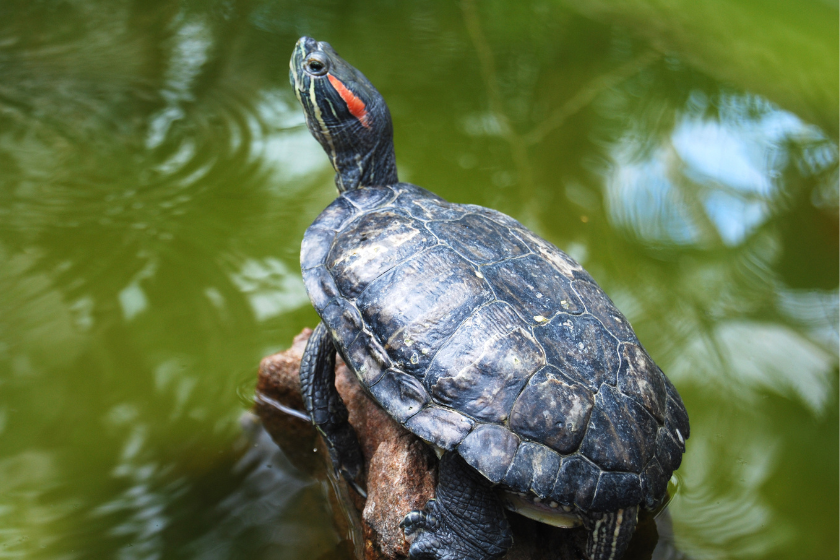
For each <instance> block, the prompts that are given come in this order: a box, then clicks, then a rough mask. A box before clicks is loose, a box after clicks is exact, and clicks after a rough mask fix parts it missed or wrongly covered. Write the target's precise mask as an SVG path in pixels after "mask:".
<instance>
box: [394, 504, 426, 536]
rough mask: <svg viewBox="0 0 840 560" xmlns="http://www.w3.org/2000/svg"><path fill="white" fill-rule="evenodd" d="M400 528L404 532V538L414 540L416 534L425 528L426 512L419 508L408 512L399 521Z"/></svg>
mask: <svg viewBox="0 0 840 560" xmlns="http://www.w3.org/2000/svg"><path fill="white" fill-rule="evenodd" d="M400 529H402V530H403V533H405V540H407V541H408V542H409V543H412V542H414V539H415V538H416V537H417V534H418V533H419V532H420V531H423V530H425V529H426V513H425V512H422V511H420V510H414V511H411V512H409V513H408V515H406V516H405V517H404V518H403V520H402V521H401V522H400Z"/></svg>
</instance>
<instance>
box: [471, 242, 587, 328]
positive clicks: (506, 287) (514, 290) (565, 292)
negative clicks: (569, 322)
mask: <svg viewBox="0 0 840 560" xmlns="http://www.w3.org/2000/svg"><path fill="white" fill-rule="evenodd" d="M481 270H482V273H483V274H484V276H485V278H487V281H488V282H489V283H490V285H491V286H492V287H493V291H494V292H495V293H496V297H497V298H499V299H500V300H502V301H506V302H508V303H510V304H511V305H513V306H514V307H515V308H516V309H517V310H518V311H519V312H520V313H521V314H522V316H523V318H524V319H525V320H526V321H528V322H529V323H531V324H542V323H544V322H546V321H547V320H548V319H549V318H551V317H553V316H554V315H555V314H557V313H568V314H579V313H583V311H584V307H583V303H582V302H581V300H580V298H579V297H578V296H577V294H576V293H575V292H574V290H572V285H571V282H570V281H569V279H568V278H566V277H565V276H563V275H562V274H560V273H559V272H558V271H556V270H555V269H554V268H553V267H551V266H549V265H548V263H547V262H546V261H545V260H544V259H543V258H541V257H539V256H537V255H528V256H525V257H522V258H517V259H510V260H506V261H503V262H500V263H496V264H491V265H487V266H484V267H482V269H481Z"/></svg>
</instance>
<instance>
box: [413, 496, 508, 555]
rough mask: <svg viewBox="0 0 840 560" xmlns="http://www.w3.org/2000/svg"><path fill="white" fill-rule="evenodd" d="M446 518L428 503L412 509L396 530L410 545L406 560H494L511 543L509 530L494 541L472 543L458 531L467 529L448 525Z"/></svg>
mask: <svg viewBox="0 0 840 560" xmlns="http://www.w3.org/2000/svg"><path fill="white" fill-rule="evenodd" d="M450 515H451V514H448V513H447V512H444V511H442V508H441V506H440V504H438V502H436V501H435V500H430V501H429V503H428V504H427V505H426V508H425V511H418V510H415V511H412V512H411V513H409V514H408V515H406V516H405V519H403V522H402V523H400V527H402V528H403V531H404V532H405V537H406V539H407V540H408V541H409V542H410V543H411V548H410V549H409V552H408V557H409V560H495V559H497V558H501V557H502V556H503V555H504V553H505V552H506V551H507V549H508V548H509V547H510V545H511V544H512V541H511V538H510V533H509V531H507V532H505V531H499V533H498V534H497V539H495V540H496V542H472V539H470V538H468V537H465V536H462V535H461V534H459V532H458V529H461V531H462V532H463V531H464V529H468V528H466V527H463V526H462V527H457V523H452V522H450V520H449V519H448V518H449V517H450ZM471 536H473V537H475V536H478V535H475V534H473V535H471Z"/></svg>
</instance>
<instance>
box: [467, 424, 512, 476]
mask: <svg viewBox="0 0 840 560" xmlns="http://www.w3.org/2000/svg"><path fill="white" fill-rule="evenodd" d="M517 447H519V438H518V437H516V435H514V434H513V433H511V431H510V430H508V429H507V428H505V427H503V426H499V425H497V424H482V425H480V426H478V427H477V428H475V429H474V430H473V431H472V432H470V435H468V436H467V437H466V438H464V441H462V442H461V445H459V446H458V453H459V454H460V455H461V457H463V458H464V460H465V461H466V462H467V464H468V465H470V466H471V467H473V468H474V469H475V470H477V471H478V472H480V473H481V474H483V475H484V476H486V477H487V478H488V479H489V480H490V481H491V482H494V483H499V482H502V481H503V480H504V477H505V474H507V471H508V469H509V468H510V464H511V463H512V462H513V457H514V455H515V454H516V448H517Z"/></svg>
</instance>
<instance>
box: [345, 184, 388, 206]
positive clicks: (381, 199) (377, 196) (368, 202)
mask: <svg viewBox="0 0 840 560" xmlns="http://www.w3.org/2000/svg"><path fill="white" fill-rule="evenodd" d="M341 196H342V197H343V198H345V199H347V200H349V201H350V202H351V203H353V206H355V207H357V208H359V209H361V210H371V209H373V208H378V207H380V206H384V205H386V204H388V203H389V202H391V201H392V200H394V198H395V197H396V196H397V195H396V193H395V192H394V191H393V190H391V189H390V188H388V187H361V188H358V189H352V190H349V191H344V192H343V193H342V194H341Z"/></svg>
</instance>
